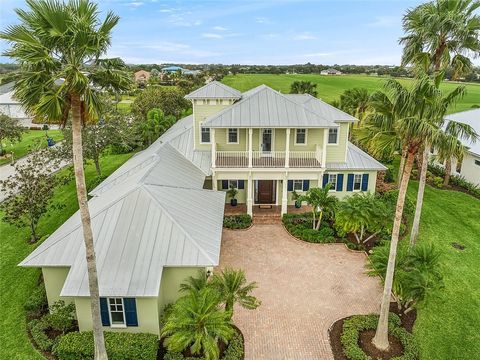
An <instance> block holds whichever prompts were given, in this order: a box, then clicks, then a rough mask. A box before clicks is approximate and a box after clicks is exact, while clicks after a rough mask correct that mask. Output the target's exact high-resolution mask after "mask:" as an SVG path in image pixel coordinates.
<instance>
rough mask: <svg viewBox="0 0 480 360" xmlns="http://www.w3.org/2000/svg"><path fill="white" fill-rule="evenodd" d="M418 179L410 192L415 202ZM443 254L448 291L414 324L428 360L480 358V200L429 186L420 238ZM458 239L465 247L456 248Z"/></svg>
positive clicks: (421, 347)
mask: <svg viewBox="0 0 480 360" xmlns="http://www.w3.org/2000/svg"><path fill="white" fill-rule="evenodd" d="M417 188H418V182H416V181H415V182H412V183H411V186H410V188H409V193H408V196H409V197H410V198H411V199H412V201H415V199H416V192H417ZM419 241H421V242H427V241H428V242H432V243H434V244H435V245H436V246H437V247H438V248H440V249H441V250H442V252H443V259H444V263H445V267H444V271H443V273H444V281H445V289H444V290H443V291H442V292H441V293H440V295H439V297H438V298H433V299H432V300H431V301H430V302H428V303H427V304H426V306H425V307H424V308H421V309H419V311H418V318H417V322H416V324H415V328H414V334H415V337H416V338H417V339H418V341H419V345H420V355H421V359H423V360H429V359H432V360H438V359H445V360H447V359H458V360H460V359H465V360H467V359H478V357H479V354H480V201H479V200H477V199H475V198H473V197H471V196H469V195H466V194H464V193H460V192H456V191H448V190H439V189H435V188H432V187H430V186H428V185H427V186H426V189H425V200H424V205H423V212H422V219H421V226H420V240H419ZM453 242H457V243H459V244H462V245H463V246H465V250H464V251H459V250H457V249H454V248H453V247H452V245H451V244H452V243H453Z"/></svg>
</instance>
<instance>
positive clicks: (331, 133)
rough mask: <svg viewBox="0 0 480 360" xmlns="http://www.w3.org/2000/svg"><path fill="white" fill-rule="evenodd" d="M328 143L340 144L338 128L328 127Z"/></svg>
mask: <svg viewBox="0 0 480 360" xmlns="http://www.w3.org/2000/svg"><path fill="white" fill-rule="evenodd" d="M328 143H329V144H338V128H330V129H328Z"/></svg>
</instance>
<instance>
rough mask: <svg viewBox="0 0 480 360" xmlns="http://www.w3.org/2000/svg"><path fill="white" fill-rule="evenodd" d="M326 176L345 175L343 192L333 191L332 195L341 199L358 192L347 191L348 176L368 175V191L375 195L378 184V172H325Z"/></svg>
mask: <svg viewBox="0 0 480 360" xmlns="http://www.w3.org/2000/svg"><path fill="white" fill-rule="evenodd" d="M325 173H326V174H328V173H331V174H343V190H342V191H332V194H334V195H335V196H337V197H338V198H339V199H343V198H344V197H345V196H348V195H353V194H355V192H358V191H347V176H348V174H368V188H367V191H370V192H371V193H375V187H376V184H377V172H376V171H329V172H325Z"/></svg>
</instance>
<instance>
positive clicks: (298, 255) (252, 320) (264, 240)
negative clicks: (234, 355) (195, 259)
mask: <svg viewBox="0 0 480 360" xmlns="http://www.w3.org/2000/svg"><path fill="white" fill-rule="evenodd" d="M365 261H366V256H365V254H363V253H360V252H352V251H349V250H347V249H346V247H345V246H344V245H343V244H326V245H322V244H310V243H306V242H302V241H299V240H296V239H294V238H292V237H291V236H290V235H289V234H288V233H287V232H286V231H285V230H284V228H283V226H282V225H255V226H253V227H252V228H250V229H249V230H246V231H232V230H224V232H223V238H222V249H221V256H220V267H225V266H230V267H234V268H241V269H244V270H245V272H246V275H247V280H248V281H256V282H257V283H258V289H256V290H255V291H254V295H255V296H257V297H258V298H259V299H260V300H261V301H262V305H261V306H260V307H259V308H258V309H256V310H245V309H243V308H241V307H236V308H235V315H234V321H235V324H236V325H237V326H238V327H239V328H240V329H241V330H242V332H243V335H244V337H245V359H246V360H261V359H266V360H294V359H299V360H313V359H322V360H323V359H333V355H332V352H331V350H330V344H329V339H328V328H329V327H330V325H331V324H332V323H333V322H335V321H336V320H338V319H340V318H343V317H346V316H349V315H353V314H369V313H375V312H378V311H379V310H380V302H381V294H382V287H381V283H380V280H379V279H377V278H372V277H368V276H367V275H366V274H365Z"/></svg>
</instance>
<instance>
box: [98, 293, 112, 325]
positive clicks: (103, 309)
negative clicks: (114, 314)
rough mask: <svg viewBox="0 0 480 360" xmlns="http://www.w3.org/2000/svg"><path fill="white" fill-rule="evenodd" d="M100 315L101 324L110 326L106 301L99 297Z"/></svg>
mask: <svg viewBox="0 0 480 360" xmlns="http://www.w3.org/2000/svg"><path fill="white" fill-rule="evenodd" d="M100 315H101V316H102V325H103V326H110V316H109V314H108V303H107V299H106V298H103V297H101V298H100Z"/></svg>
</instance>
